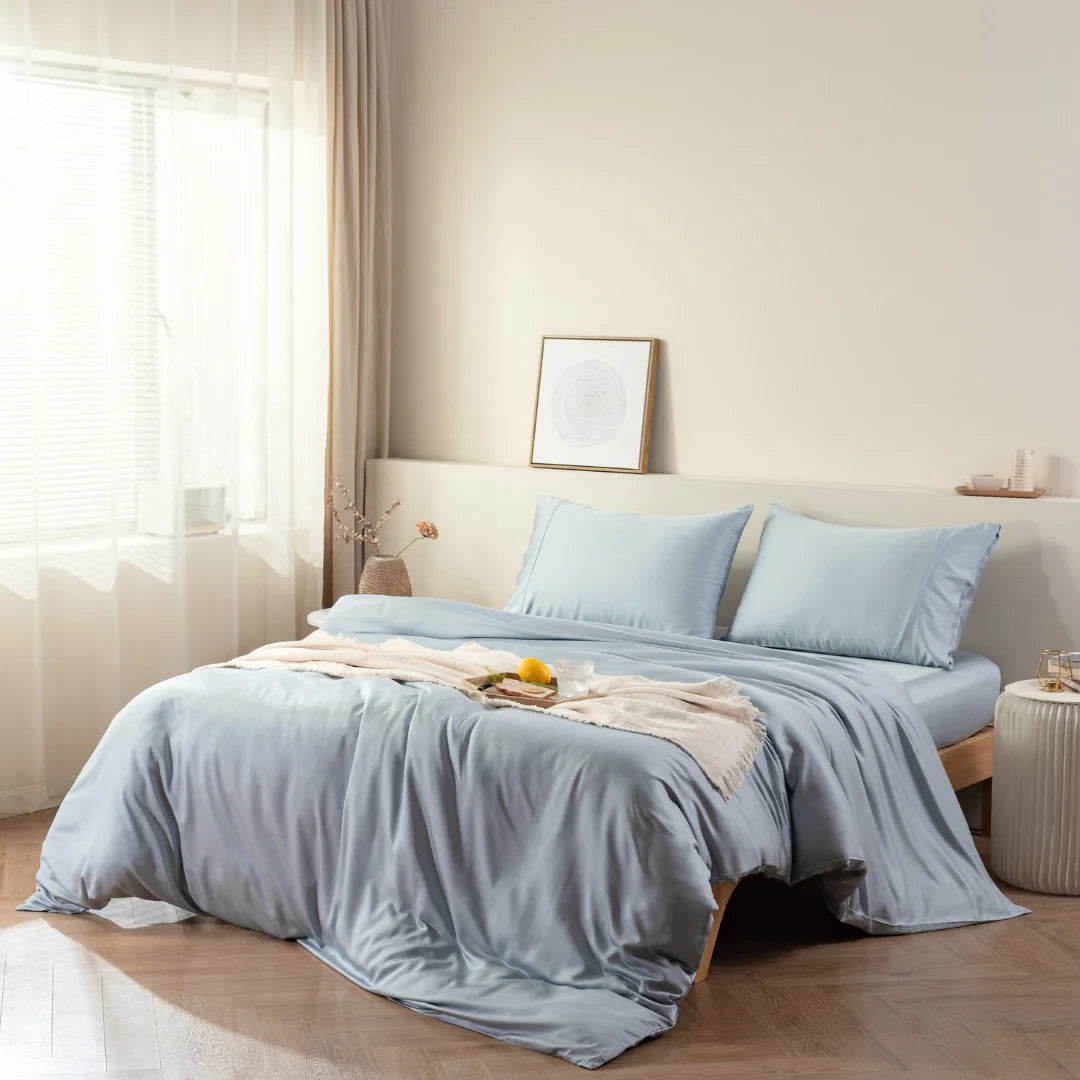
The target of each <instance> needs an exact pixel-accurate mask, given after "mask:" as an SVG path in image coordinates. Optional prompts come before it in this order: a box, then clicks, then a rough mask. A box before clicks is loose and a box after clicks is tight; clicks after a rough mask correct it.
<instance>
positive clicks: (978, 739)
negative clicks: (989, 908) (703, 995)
mask: <svg viewBox="0 0 1080 1080" xmlns="http://www.w3.org/2000/svg"><path fill="white" fill-rule="evenodd" d="M938 753H939V754H940V756H941V763H942V765H944V766H945V773H946V775H947V776H948V777H949V782H950V783H951V784H952V786H953V791H961V790H962V789H964V788H967V787H971V786H972V785H973V784H981V785H982V809H981V811H980V815H979V832H980V833H981V834H982V835H983V836H989V835H990V805H991V790H992V785H993V775H994V729H993V727H984V728H983V729H982V730H981V731H976V732H975V734H974V735H970V736H969V737H968V738H966V739H962V740H961V741H960V742H958V743H953V744H952V745H951V746H946V747H945V748H944V749H942V750H939V751H938ZM738 884H739V881H738V879H737V880H735V881H718V882H716V884H715V885H713V887H712V891H713V898H714V899H715V900H716V914H715V915H714V916H713V921H712V927H711V928H710V929H709V939H708V941H706V942H705V951H704V952H703V953H702V954H701V963H700V964H698V969H697V974H696V975H695V976H694V982H696V983H699V982H701V981H702V980H704V979H705V978H706V977H707V976H708V974H709V965H710V964H711V963H712V956H713V949H714V948H715V947H716V935H717V934H718V933H719V932H720V920H721V919H722V918H723V917H724V910H725V908H726V907H727V905H728V901H729V900H730V899H731V894H732V893H733V892H734V891H735V886H736V885H738Z"/></svg>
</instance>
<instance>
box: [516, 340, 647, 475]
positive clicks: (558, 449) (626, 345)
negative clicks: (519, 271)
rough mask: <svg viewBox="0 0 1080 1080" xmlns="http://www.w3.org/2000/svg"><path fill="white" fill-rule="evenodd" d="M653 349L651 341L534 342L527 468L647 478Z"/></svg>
mask: <svg viewBox="0 0 1080 1080" xmlns="http://www.w3.org/2000/svg"><path fill="white" fill-rule="evenodd" d="M659 349H660V341H659V339H658V338H605V337H547V336H545V337H544V338H542V339H541V344H540V373H539V375H538V376H537V381H536V412H535V413H534V415H533V438H532V455H531V457H530V459H529V464H530V465H534V466H537V467H538V468H544V469H596V470H599V471H601V472H630V473H643V472H648V469H649V436H650V434H651V432H652V410H653V398H654V396H655V394H656V358H657V353H658V352H659Z"/></svg>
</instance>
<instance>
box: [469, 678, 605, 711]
mask: <svg viewBox="0 0 1080 1080" xmlns="http://www.w3.org/2000/svg"><path fill="white" fill-rule="evenodd" d="M500 674H501V675H502V676H503V677H504V678H506V679H516V678H517V677H518V673H517V672H516V671H503V672H501V673H500ZM465 681H466V682H467V683H469V684H470V685H471V686H475V687H476V688H477V690H479V689H480V687H481V686H483V685H484V683H488V682H491V676H490V675H478V676H476V678H473V679H466V680H465ZM500 686H502V683H494V684H493V685H492V686H490V687H488V688H487V689H485V690H481V691H480V692H481V694H482V695H483V697H484V699H485V700H486V701H490V702H491V704H492V705H533V706H535V707H536V708H538V709H550V708H551V707H552V705H565V704H566V703H567V702H568V701H584V700H585V698H582V697H574V698H561V697H559V680H558V679H556V678H552V680H551V682H549V683H548V686H549V687H550V688H551V689H552V690H554V691H555V693H554V694H552V695H551V696H550V697H531V696H530V695H529V694H515V693H513V692H512V691H509V690H500V689H499V687H500ZM594 696H595V695H594V693H593V692H592V691H591V690H590V691H589V693H587V694H586V695H585V697H594Z"/></svg>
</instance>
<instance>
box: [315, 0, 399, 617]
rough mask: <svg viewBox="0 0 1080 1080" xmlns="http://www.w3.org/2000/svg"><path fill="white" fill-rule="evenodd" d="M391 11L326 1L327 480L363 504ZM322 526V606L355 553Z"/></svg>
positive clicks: (383, 389) (377, 329)
mask: <svg viewBox="0 0 1080 1080" xmlns="http://www.w3.org/2000/svg"><path fill="white" fill-rule="evenodd" d="M389 20H390V8H389V3H388V2H384V0H328V10H327V20H326V21H327V79H328V81H327V86H328V88H329V90H328V96H329V100H328V102H327V112H328V117H329V129H330V130H329V132H328V140H327V142H328V155H329V161H328V164H329V218H330V220H329V226H330V398H329V414H328V419H327V448H326V463H327V473H328V475H335V476H340V477H342V479H344V480H345V482H346V483H347V484H349V485H350V486H354V492H353V494H354V495H355V497H356V501H357V504H358V505H360V506H362V505H363V497H364V492H363V484H364V463H365V461H367V459H368V458H371V457H384V456H385V455H386V454H387V452H388V443H389V438H388V433H387V427H388V420H389V406H390V372H389V367H390V21H389ZM331 524H332V523H331V522H330V521H329V515H328V516H327V524H326V552H325V559H324V581H323V602H324V603H325V604H330V603H331V602H332V601H333V600H335V599H336V598H337V597H338V596H340V595H341V594H342V593H346V592H354V591H355V589H356V582H357V578H358V576H359V573H360V569H361V565H362V558H363V552H362V550H360V549H359V546H358V545H353V544H341V543H338V544H335V543H333V539H332V537H333V529H332V528H331Z"/></svg>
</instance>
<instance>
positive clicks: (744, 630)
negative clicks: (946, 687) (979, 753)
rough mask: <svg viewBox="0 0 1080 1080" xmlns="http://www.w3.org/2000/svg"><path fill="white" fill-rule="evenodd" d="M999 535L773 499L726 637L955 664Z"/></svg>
mask: <svg viewBox="0 0 1080 1080" xmlns="http://www.w3.org/2000/svg"><path fill="white" fill-rule="evenodd" d="M1000 533H1001V526H1000V525H996V524H994V523H992V522H983V523H981V524H978V525H953V526H950V527H947V528H941V529H937V528H929V529H868V528H852V527H850V526H847V525H829V524H827V523H826V522H824V521H815V520H814V519H813V518H808V517H803V516H802V515H801V514H796V513H793V512H792V511H790V510H786V509H785V508H784V507H782V506H776V505H774V506H772V507H771V508H770V510H769V516H768V517H767V518H766V520H765V528H764V530H763V532H762V534H761V542H760V544H759V545H758V553H757V559H756V560H755V562H754V568H753V570H752V571H751V572H750V580H749V581H748V582H747V585H746V591H745V592H744V593H743V597H742V600H741V602H740V604H739V610H738V611H737V612H736V613H735V620H734V621H733V622H732V624H731V630H730V631H729V632H728V635H727V638H728V641H739V642H743V643H744V644H747V645H768V646H772V647H774V648H781V649H803V650H807V651H809V652H820V653H831V654H833V655H835V656H865V657H873V658H876V659H879V660H897V661H899V662H900V663H903V664H921V665H923V666H929V667H940V668H951V667H952V666H953V653H955V652H956V649H957V647H958V646H959V644H960V634H961V632H962V631H963V629H964V623H965V622H966V621H967V617H968V612H969V611H970V610H971V602H972V601H973V600H974V599H975V586H976V585H978V583H979V578H980V577H981V576H982V572H983V567H985V566H986V560H987V559H989V558H990V552H991V550H993V547H994V544H996V543H997V538H998V536H999V535H1000Z"/></svg>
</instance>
